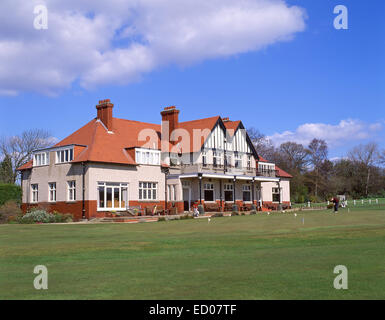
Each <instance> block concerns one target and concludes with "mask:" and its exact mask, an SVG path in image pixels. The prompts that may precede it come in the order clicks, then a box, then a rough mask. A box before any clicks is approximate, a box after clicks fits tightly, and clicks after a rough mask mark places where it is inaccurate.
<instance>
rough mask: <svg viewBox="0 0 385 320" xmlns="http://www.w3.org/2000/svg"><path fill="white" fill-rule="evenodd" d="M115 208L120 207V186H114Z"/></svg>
mask: <svg viewBox="0 0 385 320" xmlns="http://www.w3.org/2000/svg"><path fill="white" fill-rule="evenodd" d="M114 208H120V203H119V189H118V188H114Z"/></svg>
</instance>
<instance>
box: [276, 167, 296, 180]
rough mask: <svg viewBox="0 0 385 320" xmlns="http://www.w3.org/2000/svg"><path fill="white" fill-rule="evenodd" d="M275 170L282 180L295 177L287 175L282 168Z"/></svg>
mask: <svg viewBox="0 0 385 320" xmlns="http://www.w3.org/2000/svg"><path fill="white" fill-rule="evenodd" d="M275 170H277V175H278V177H281V178H293V176H292V175H291V174H289V173H287V172H286V171H284V170H282V169H281V168H279V167H277V166H275Z"/></svg>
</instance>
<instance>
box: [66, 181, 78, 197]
mask: <svg viewBox="0 0 385 320" xmlns="http://www.w3.org/2000/svg"><path fill="white" fill-rule="evenodd" d="M67 187H68V192H67V200H68V201H76V181H75V180H73V181H68V182H67Z"/></svg>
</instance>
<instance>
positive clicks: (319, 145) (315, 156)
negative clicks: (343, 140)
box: [307, 139, 328, 197]
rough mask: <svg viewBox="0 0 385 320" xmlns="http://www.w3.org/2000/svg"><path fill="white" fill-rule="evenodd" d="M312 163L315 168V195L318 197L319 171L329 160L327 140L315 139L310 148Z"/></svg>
mask: <svg viewBox="0 0 385 320" xmlns="http://www.w3.org/2000/svg"><path fill="white" fill-rule="evenodd" d="M307 150H308V153H309V159H310V163H311V164H312V165H313V168H314V173H315V176H314V185H315V191H314V194H315V196H316V197H318V184H319V170H320V167H321V165H322V163H323V162H324V161H325V160H326V159H327V158H328V145H327V143H326V141H325V140H321V139H313V140H312V141H311V142H310V144H309V146H308V149H307Z"/></svg>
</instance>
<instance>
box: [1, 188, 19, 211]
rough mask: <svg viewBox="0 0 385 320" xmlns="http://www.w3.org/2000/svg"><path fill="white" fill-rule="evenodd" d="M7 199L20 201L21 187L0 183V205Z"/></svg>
mask: <svg viewBox="0 0 385 320" xmlns="http://www.w3.org/2000/svg"><path fill="white" fill-rule="evenodd" d="M9 200H14V201H16V202H17V203H19V204H20V203H21V187H20V186H17V185H15V184H0V206H2V205H3V204H4V203H6V202H7V201H9Z"/></svg>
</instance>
